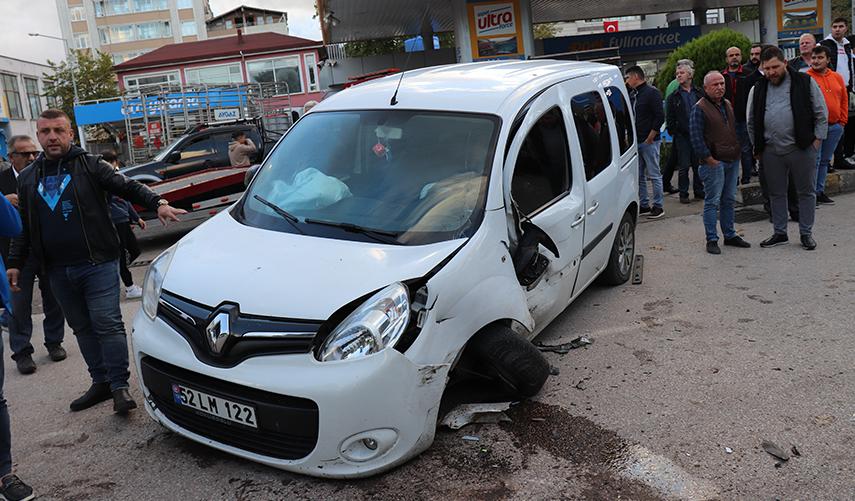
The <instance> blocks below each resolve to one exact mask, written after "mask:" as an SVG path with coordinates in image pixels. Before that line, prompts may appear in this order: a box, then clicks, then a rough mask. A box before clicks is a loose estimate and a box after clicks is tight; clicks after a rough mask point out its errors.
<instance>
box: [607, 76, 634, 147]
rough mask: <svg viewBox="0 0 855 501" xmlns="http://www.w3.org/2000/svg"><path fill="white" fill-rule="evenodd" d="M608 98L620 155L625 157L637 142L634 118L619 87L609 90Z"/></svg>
mask: <svg viewBox="0 0 855 501" xmlns="http://www.w3.org/2000/svg"><path fill="white" fill-rule="evenodd" d="M606 97H607V98H608V100H609V107H610V108H611V109H612V115H613V116H614V117H615V126H616V128H617V138H618V147H620V154H621V155H623V154H624V153H626V152H627V151H629V147H630V146H632V143H634V142H635V134H634V133H633V132H632V117H631V116H630V114H629V105H628V104H627V102H626V99H625V98H624V97H623V93H621V91H620V89H619V88H617V87H609V88H607V89H606Z"/></svg>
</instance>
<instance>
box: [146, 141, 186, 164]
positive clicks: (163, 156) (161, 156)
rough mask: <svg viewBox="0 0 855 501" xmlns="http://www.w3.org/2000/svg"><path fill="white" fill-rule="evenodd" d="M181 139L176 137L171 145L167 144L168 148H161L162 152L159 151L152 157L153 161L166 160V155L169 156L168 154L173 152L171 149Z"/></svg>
mask: <svg viewBox="0 0 855 501" xmlns="http://www.w3.org/2000/svg"><path fill="white" fill-rule="evenodd" d="M180 139H181V138H178V139H176V140H175V141H173V142H171V143H169V145H167V146H166V148H164V149H162V150H160V152H159V153H158V154H157V155H155V156H154V157H152V161H154V162H163V161H165V160H166V156H167V155H169V152H171V151H172V150H173V149H174V148H173V146H174V145H175V144H176V143H178V141H179V140H180Z"/></svg>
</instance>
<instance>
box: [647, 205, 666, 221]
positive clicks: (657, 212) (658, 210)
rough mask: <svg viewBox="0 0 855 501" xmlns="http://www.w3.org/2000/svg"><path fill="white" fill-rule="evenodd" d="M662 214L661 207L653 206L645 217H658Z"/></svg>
mask: <svg viewBox="0 0 855 501" xmlns="http://www.w3.org/2000/svg"><path fill="white" fill-rule="evenodd" d="M664 215H665V209H663V208H662V207H654V208H652V209H650V214H648V215H647V219H659V218H660V217H662V216H664Z"/></svg>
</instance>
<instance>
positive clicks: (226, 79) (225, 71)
mask: <svg viewBox="0 0 855 501" xmlns="http://www.w3.org/2000/svg"><path fill="white" fill-rule="evenodd" d="M184 79H185V80H186V81H187V83H188V84H228V83H241V82H242V81H243V75H241V71H240V65H239V64H230V65H226V66H210V67H207V68H189V69H186V70H184Z"/></svg>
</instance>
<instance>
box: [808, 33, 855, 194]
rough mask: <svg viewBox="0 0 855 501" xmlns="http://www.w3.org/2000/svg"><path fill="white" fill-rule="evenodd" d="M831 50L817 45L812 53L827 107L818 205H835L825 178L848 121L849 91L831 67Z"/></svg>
mask: <svg viewBox="0 0 855 501" xmlns="http://www.w3.org/2000/svg"><path fill="white" fill-rule="evenodd" d="M830 60H831V51H830V50H829V49H828V48H827V47H825V46H822V45H817V46H816V47H814V48H813V50H812V51H811V63H810V69H809V70H808V71H807V74H808V75H810V76H811V78H813V79H814V80H816V83H817V84H818V85H819V88H820V90H822V96H823V97H824V98H825V105H826V107H827V108H828V136H827V137H826V138H825V140H824V141H822V146H820V148H819V155H817V158H816V204H817V205H820V204H828V205H833V204H834V200H832V199H830V198H828V195H826V194H825V178H826V176H828V164H829V162H831V157H832V155H834V150H835V148H837V143H838V142H839V141H840V138H841V137H843V128H844V127H845V126H846V122H847V120H848V119H849V92H848V91H847V90H846V83H845V82H844V81H843V77H841V76H840V74H839V73H837V72H835V71H833V70H832V69H831V68H829V67H828V65H829V62H830Z"/></svg>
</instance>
